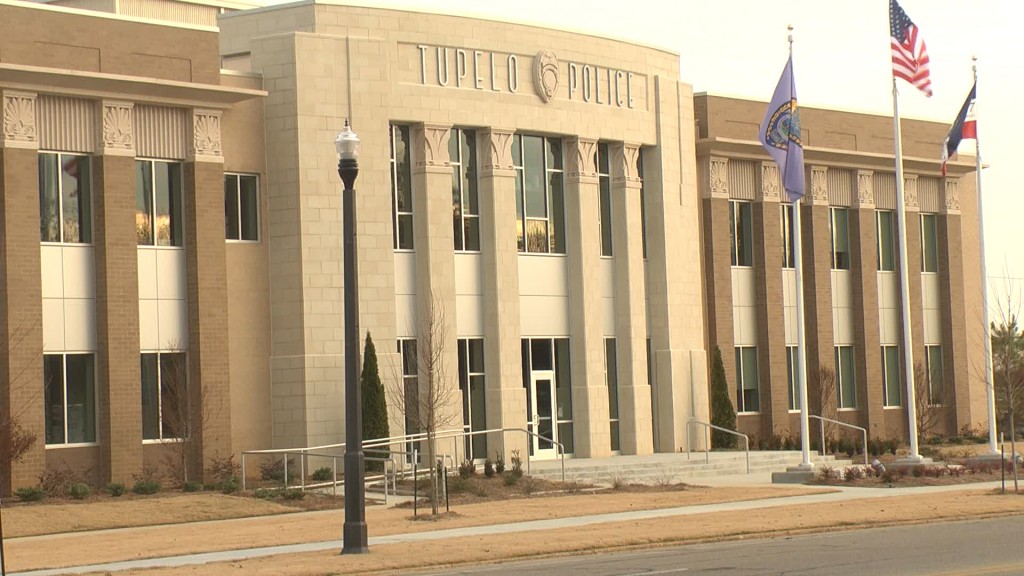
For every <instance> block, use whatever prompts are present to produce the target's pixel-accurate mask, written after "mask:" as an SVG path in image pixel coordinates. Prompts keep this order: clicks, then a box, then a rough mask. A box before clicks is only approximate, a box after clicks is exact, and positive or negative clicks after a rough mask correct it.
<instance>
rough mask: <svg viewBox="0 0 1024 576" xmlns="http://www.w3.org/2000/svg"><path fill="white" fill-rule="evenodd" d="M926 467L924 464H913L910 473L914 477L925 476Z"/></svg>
mask: <svg viewBox="0 0 1024 576" xmlns="http://www.w3.org/2000/svg"><path fill="white" fill-rule="evenodd" d="M924 468H925V467H924V466H912V467H911V468H910V475H911V476H913V477H914V478H920V477H921V476H924Z"/></svg>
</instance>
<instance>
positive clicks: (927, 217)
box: [920, 212, 939, 274]
mask: <svg viewBox="0 0 1024 576" xmlns="http://www.w3.org/2000/svg"><path fill="white" fill-rule="evenodd" d="M927 222H931V223H932V224H931V227H932V231H933V235H932V240H934V244H933V246H932V249H933V250H934V255H933V257H932V258H931V259H932V260H933V261H932V263H931V264H932V269H931V270H929V269H928V268H929V266H928V260H929V258H928V252H929V241H928V234H927V232H926V227H927V224H926V223H927ZM920 232H921V273H922V274H937V273H938V272H939V218H938V215H937V214H934V213H927V212H922V213H921V226H920Z"/></svg>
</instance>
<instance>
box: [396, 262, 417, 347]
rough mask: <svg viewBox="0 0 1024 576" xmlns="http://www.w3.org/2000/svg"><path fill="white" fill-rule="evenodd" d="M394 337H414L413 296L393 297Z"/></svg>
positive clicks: (414, 305)
mask: <svg viewBox="0 0 1024 576" xmlns="http://www.w3.org/2000/svg"><path fill="white" fill-rule="evenodd" d="M395 256H398V254H395ZM395 336H397V337H398V338H415V337H416V295H415V294H397V295H395Z"/></svg>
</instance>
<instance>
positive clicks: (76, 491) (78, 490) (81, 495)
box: [68, 482, 92, 500]
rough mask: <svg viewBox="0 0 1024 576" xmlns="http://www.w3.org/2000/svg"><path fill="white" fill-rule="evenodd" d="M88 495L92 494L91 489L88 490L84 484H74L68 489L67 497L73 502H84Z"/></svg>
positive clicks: (87, 486)
mask: <svg viewBox="0 0 1024 576" xmlns="http://www.w3.org/2000/svg"><path fill="white" fill-rule="evenodd" d="M90 494H92V488H89V485H88V484H86V483H85V482H75V483H74V484H72V485H71V488H69V489H68V495H69V496H71V497H72V498H74V499H75V500H85V499H86V498H88V497H89V495H90Z"/></svg>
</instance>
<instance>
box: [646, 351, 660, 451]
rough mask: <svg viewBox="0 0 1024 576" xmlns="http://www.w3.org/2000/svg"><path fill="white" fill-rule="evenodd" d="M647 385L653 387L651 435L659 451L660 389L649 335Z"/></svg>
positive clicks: (655, 447) (656, 449)
mask: <svg viewBox="0 0 1024 576" xmlns="http://www.w3.org/2000/svg"><path fill="white" fill-rule="evenodd" d="M647 385H648V386H650V387H651V436H653V439H654V451H655V452H657V451H658V445H659V444H658V390H657V388H656V387H655V386H654V358H652V357H651V338H650V336H648V337H647Z"/></svg>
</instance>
